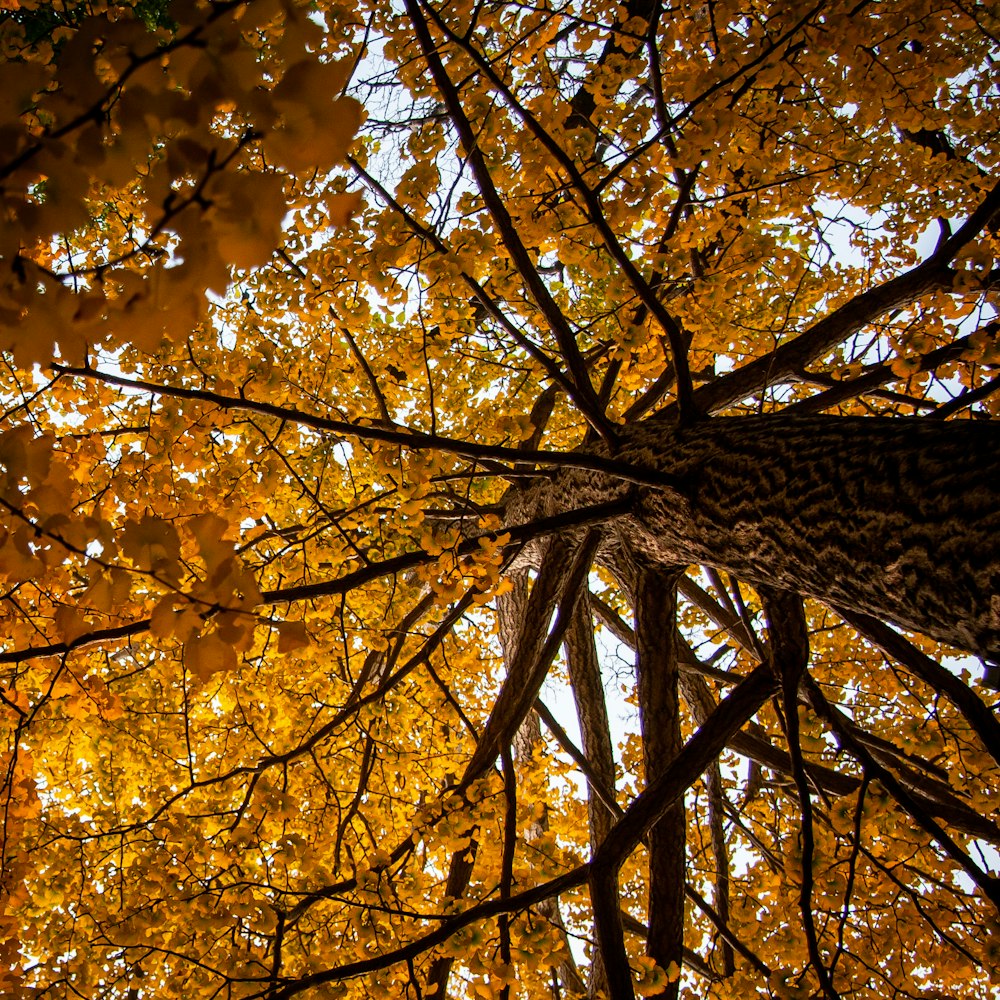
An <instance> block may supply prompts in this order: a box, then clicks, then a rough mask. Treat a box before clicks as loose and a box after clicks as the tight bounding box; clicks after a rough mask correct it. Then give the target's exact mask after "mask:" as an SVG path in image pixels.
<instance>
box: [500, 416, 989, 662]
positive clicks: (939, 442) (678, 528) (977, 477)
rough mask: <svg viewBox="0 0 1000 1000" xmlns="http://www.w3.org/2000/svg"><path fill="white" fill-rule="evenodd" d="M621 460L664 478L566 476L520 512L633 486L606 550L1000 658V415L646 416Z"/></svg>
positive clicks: (597, 498)
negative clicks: (640, 481) (775, 592)
mask: <svg viewBox="0 0 1000 1000" xmlns="http://www.w3.org/2000/svg"><path fill="white" fill-rule="evenodd" d="M615 458H616V459H617V460H618V461H619V462H620V463H622V464H623V465H627V466H631V467H632V468H633V469H635V470H637V471H640V470H641V471H643V472H646V473H658V474H662V476H663V479H664V484H665V485H664V486H663V487H662V488H656V487H650V486H645V485H642V486H635V485H634V484H630V483H628V482H626V481H625V480H624V479H615V478H614V477H612V476H610V475H606V474H604V473H591V472H579V471H572V472H567V473H564V474H562V475H561V476H560V477H559V478H558V479H557V480H556V481H555V483H553V484H547V485H545V486H543V487H535V488H534V490H533V492H532V494H531V499H530V501H528V505H527V507H526V505H525V502H524V501H522V502H521V503H519V504H518V505H517V507H518V509H519V511H521V512H523V511H524V510H525V509H532V508H533V509H534V510H539V511H541V510H544V511H545V512H547V513H551V512H554V511H558V510H566V509H571V508H574V507H582V506H586V505H588V504H595V503H599V502H604V501H607V500H609V499H614V498H625V497H628V496H629V495H630V491H631V495H632V497H633V504H632V507H631V513H630V514H629V515H627V516H624V517H622V518H619V519H618V520H616V522H615V525H614V528H613V530H612V531H611V533H610V534H611V539H610V540H609V543H608V544H607V546H606V549H605V555H606V558H607V559H611V560H613V559H614V558H615V553H616V552H620V551H621V550H622V549H623V548H628V549H632V550H638V551H642V552H643V553H645V554H646V556H647V557H649V558H653V559H655V560H656V561H658V562H660V563H662V564H664V565H692V564H702V565H707V566H714V567H717V568H720V569H725V570H727V571H729V572H731V573H732V574H733V575H735V576H736V577H738V578H739V579H741V580H746V581H748V582H750V583H760V584H765V585H769V586H773V587H778V588H782V589H787V590H793V591H796V592H797V593H800V594H803V595H805V596H809V597H814V598H818V599H819V600H822V601H826V602H828V603H830V604H837V605H841V606H843V607H846V608H851V609H854V610H857V611H860V612H863V613H865V614H869V615H872V616H874V617H879V618H883V619H886V620H888V621H890V622H892V623H893V624H895V625H898V626H900V627H902V628H905V629H912V630H914V631H917V632H922V633H924V634H926V635H928V636H930V637H932V638H934V639H938V640H940V641H943V642H947V643H950V644H951V645H954V646H956V647H958V648H960V649H964V650H967V651H969V652H972V653H975V654H977V655H979V656H981V657H983V658H984V659H991V660H992V659H996V658H998V657H1000V496H998V490H997V484H998V483H1000V427H998V426H997V425H996V424H995V423H992V422H978V421H961V422H945V421H928V420H917V419H912V420H911V419H905V418H885V419H879V418H864V417H859V418H845V417H822V416H816V417H813V416H808V417H806V416H803V417H797V416H791V415H789V416H782V415H776V416H761V417H755V416H748V417H719V418H713V419H710V420H706V421H704V422H702V423H699V424H696V425H695V426H693V427H690V428H686V429H681V430H676V429H674V428H672V427H669V426H664V424H663V423H661V422H659V421H658V420H656V419H652V420H649V421H647V422H644V423H641V424H639V425H637V426H634V427H631V428H628V429H627V431H626V432H625V433H624V434H623V437H622V445H621V447H620V449H619V451H618V453H617V454H616V455H615ZM636 478H639V476H638V475H637V477H636ZM525 499H526V500H527V498H525ZM616 540H617V541H616Z"/></svg>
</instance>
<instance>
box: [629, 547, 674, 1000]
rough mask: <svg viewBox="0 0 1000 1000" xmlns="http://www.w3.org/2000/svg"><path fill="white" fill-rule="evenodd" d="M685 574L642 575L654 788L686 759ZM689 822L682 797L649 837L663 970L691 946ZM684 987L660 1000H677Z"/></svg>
mask: <svg viewBox="0 0 1000 1000" xmlns="http://www.w3.org/2000/svg"><path fill="white" fill-rule="evenodd" d="M682 571H683V570H682V568H676V567H675V568H674V569H672V570H671V569H664V570H660V569H657V568H653V569H642V570H640V572H639V574H638V579H637V580H636V588H635V591H636V594H635V618H636V622H635V626H636V627H635V632H636V640H637V641H636V647H637V654H638V655H637V657H636V674H637V681H638V684H637V687H638V691H639V719H640V723H641V728H642V745H643V756H644V759H645V761H646V781H647V783H648V784H651V783H653V782H655V781H657V780H658V779H659V778H661V777H662V776H663V775H664V774H665V773H666V772H667V770H668V769H669V767H670V764H671V763H672V762H673V761H674V759H675V758H676V757H677V755H678V754H679V753H680V751H681V746H682V745H683V744H682V741H681V712H680V687H679V678H680V671H679V665H678V660H677V635H676V630H677V626H676V620H677V578H678V576H679V575H680V573H681V572H682ZM686 835H687V818H686V815H685V810H684V799H683V797H679V798H678V799H677V801H676V802H674V803H673V805H671V806H670V808H669V809H667V810H666V812H665V813H664V814H663V816H662V817H661V818H660V820H659V821H658V822H657V823H656V824H655V825H654V826H653V828H652V829H651V830H650V832H649V907H648V909H649V934H648V936H647V938H646V952H647V954H648V955H649V956H650V957H651V958H653V959H655V960H656V963H657V965H659V966H660V968H662V969H666V970H668V971H671V967H672V966H675V967H676V971H677V972H679V971H680V967H681V963H682V962H683V960H684V958H683V944H684V882H685V869H686V858H685V840H686ZM679 989H680V979H679V978H676V977H675V979H674V981H673V982H671V983H669V984H668V985H667V987H666V989H664V990H663V991H662V992H660V993H659V994H657V996H660V997H663V998H664V1000H675V998H676V997H677V996H678V991H679Z"/></svg>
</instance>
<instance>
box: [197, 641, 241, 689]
mask: <svg viewBox="0 0 1000 1000" xmlns="http://www.w3.org/2000/svg"><path fill="white" fill-rule="evenodd" d="M184 665H185V666H186V667H187V669H188V670H189V671H190V672H191V673H192V674H193V675H194V677H195V678H196V679H197V680H198V681H200V682H202V683H204V682H205V681H207V680H208V679H209V678H210V677H211V676H212V675H213V674H217V673H220V672H225V673H229V672H231V671H233V670H235V669H236V666H237V659H236V651H235V650H234V649H233V647H232V646H230V645H228V644H227V643H225V642H223V641H222V640H221V639H220V638H219V637H218V636H217V635H216V634H215V633H214V632H209V633H208V634H207V635H199V636H195V638H193V639H189V640H188V641H187V642H186V643H185V644H184Z"/></svg>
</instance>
